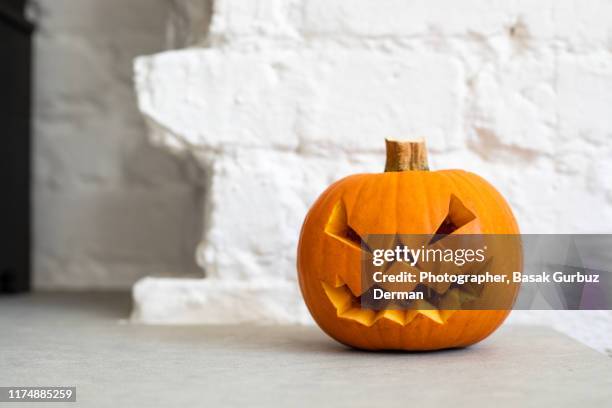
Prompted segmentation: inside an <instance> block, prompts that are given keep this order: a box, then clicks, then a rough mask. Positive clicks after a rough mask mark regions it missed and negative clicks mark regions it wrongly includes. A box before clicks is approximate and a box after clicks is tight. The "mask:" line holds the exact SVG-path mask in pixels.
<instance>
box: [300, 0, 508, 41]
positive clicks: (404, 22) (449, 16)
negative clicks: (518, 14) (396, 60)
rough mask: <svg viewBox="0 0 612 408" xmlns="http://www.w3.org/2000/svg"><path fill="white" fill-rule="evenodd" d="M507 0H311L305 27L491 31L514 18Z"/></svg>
mask: <svg viewBox="0 0 612 408" xmlns="http://www.w3.org/2000/svg"><path fill="white" fill-rule="evenodd" d="M510 3H511V2H508V1H500V0H497V1H487V0H468V1H462V2H456V1H452V0H434V1H427V0H417V1H403V0H379V1H372V0H356V1H351V2H346V1H343V0H309V1H306V2H305V10H306V11H305V13H304V27H303V30H304V31H305V32H307V33H309V34H311V35H312V34H317V35H341V36H342V35H349V36H350V35H352V36H373V37H383V36H391V37H393V36H398V37H403V36H423V35H427V34H429V33H440V34H442V35H462V34H467V33H469V32H479V33H482V34H495V33H500V32H502V31H503V30H504V27H505V26H509V25H510V24H512V23H513V22H514V21H513V17H514V13H513V12H512V8H511V5H510Z"/></svg>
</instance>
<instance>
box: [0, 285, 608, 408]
mask: <svg viewBox="0 0 612 408" xmlns="http://www.w3.org/2000/svg"><path fill="white" fill-rule="evenodd" d="M129 308H130V301H129V295H127V294H78V295H77V294H71V295H68V294H63V295H62V294H37V295H28V296H8V297H0V333H1V334H0V386H24V385H31V386H51V385H55V386H76V387H77V399H78V401H77V403H76V404H74V403H72V404H70V403H68V404H65V406H79V405H80V406H86V407H158V406H160V407H161V406H164V407H216V406H221V407H224V406H248V407H254V406H266V407H267V406H291V407H301V406H304V407H313V406H314V407H326V406H334V407H355V406H370V407H371V406H375V407H396V406H397V407H399V406H401V407H410V406H418V407H429V406H441V407H442V406H443V407H452V408H460V407H468V406H469V407H480V406H482V407H489V406H495V407H496V408H499V407H514V406H522V407H523V406H533V407H547V406H556V407H575V406H578V405H579V404H580V405H582V406H591V407H603V406H612V405H610V404H612V359H610V358H607V357H606V356H604V355H602V354H599V353H597V352H595V351H593V350H591V349H588V348H587V347H585V346H583V345H581V344H579V343H577V342H575V341H573V340H571V339H569V338H567V337H565V336H563V335H561V334H558V333H556V332H553V331H551V330H547V329H538V328H527V327H525V328H523V327H506V328H502V329H501V330H500V331H498V332H497V333H496V334H494V335H493V336H492V337H491V338H489V339H488V340H486V341H484V342H482V343H481V344H479V345H476V346H473V347H470V348H467V349H463V350H451V351H442V352H434V353H369V352H361V351H355V350H351V349H348V348H345V347H343V346H341V345H339V344H337V343H335V342H334V341H332V340H330V339H329V338H327V337H326V336H325V335H324V334H322V333H321V332H320V331H319V330H318V329H317V328H314V327H253V326H227V327H210V326H209V327H201V326H200V327H184V326H183V327H181V326H176V327H159V326H135V325H131V324H127V323H125V322H123V323H122V322H121V319H123V318H125V317H126V316H128V313H129ZM0 405H2V403H0ZM5 405H11V406H14V404H5ZM33 405H34V406H41V404H33ZM62 405H64V404H59V403H53V404H52V406H53V407H59V406H62ZM17 406H24V404H18V405H17ZM42 406H44V404H42Z"/></svg>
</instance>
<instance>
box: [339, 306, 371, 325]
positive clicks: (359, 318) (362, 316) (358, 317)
mask: <svg viewBox="0 0 612 408" xmlns="http://www.w3.org/2000/svg"><path fill="white" fill-rule="evenodd" d="M338 316H340V317H342V318H345V319H350V320H355V321H356V322H359V323H361V324H363V325H364V326H368V327H369V326H372V325H373V324H374V322H375V320H376V312H375V311H373V310H368V309H360V308H356V307H353V308H351V309H349V310H347V311H346V312H343V313H341V314H339V315H338Z"/></svg>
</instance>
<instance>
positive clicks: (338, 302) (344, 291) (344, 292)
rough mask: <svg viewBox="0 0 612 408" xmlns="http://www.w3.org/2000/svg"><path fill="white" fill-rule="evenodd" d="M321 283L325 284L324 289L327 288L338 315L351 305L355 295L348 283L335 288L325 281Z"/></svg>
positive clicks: (326, 292) (326, 291) (326, 290)
mask: <svg viewBox="0 0 612 408" xmlns="http://www.w3.org/2000/svg"><path fill="white" fill-rule="evenodd" d="M321 285H322V286H323V290H325V294H326V295H327V298H328V299H329V300H330V301H331V302H332V304H333V305H334V307H335V308H336V311H337V313H338V316H339V315H340V314H341V313H344V312H345V311H347V310H348V309H349V308H350V307H351V305H352V303H353V299H354V297H353V295H352V294H351V292H350V290H349V288H348V287H347V286H346V285H342V286H340V287H337V288H334V287H332V286H331V285H328V284H327V283H325V282H321Z"/></svg>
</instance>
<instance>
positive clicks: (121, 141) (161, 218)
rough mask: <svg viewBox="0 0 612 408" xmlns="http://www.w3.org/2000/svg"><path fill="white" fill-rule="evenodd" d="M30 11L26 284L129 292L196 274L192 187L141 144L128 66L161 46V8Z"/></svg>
mask: <svg viewBox="0 0 612 408" xmlns="http://www.w3.org/2000/svg"><path fill="white" fill-rule="evenodd" d="M30 8H31V11H32V14H33V15H34V19H35V21H36V24H37V31H36V32H35V34H34V68H35V69H34V85H35V88H34V121H33V136H34V149H33V161H34V163H33V164H34V180H33V182H34V187H33V195H34V209H33V211H34V230H33V235H34V253H33V255H34V285H35V287H36V288H37V289H56V288H59V289H64V288H75V289H76V288H89V289H101V288H113V289H127V288H129V287H130V286H131V285H132V284H133V282H135V281H136V280H137V279H139V278H140V277H142V276H145V275H151V274H170V275H176V274H185V273H187V272H191V271H194V270H195V269H196V268H195V263H194V261H193V251H194V246H195V243H196V242H197V237H198V236H199V231H198V230H199V227H198V226H199V225H200V223H201V222H200V215H199V205H200V204H199V202H198V200H199V187H198V185H197V183H196V182H195V181H197V178H193V177H192V178H191V179H190V178H189V177H187V172H188V170H189V169H188V167H186V164H184V163H183V161H182V160H179V159H177V158H176V157H173V156H172V155H169V154H167V153H165V152H161V151H158V150H157V149H154V148H153V147H151V146H150V144H148V143H147V141H146V139H145V128H144V125H143V121H142V118H141V117H140V115H139V114H138V111H137V109H136V98H135V96H134V93H133V85H132V59H133V58H134V57H135V56H137V55H139V54H147V53H153V52H157V51H159V50H162V49H164V47H165V33H166V20H167V12H168V10H167V9H168V5H167V3H166V2H165V1H164V0H72V1H69V0H33V1H32V2H31V3H30ZM192 180H194V181H192Z"/></svg>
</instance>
